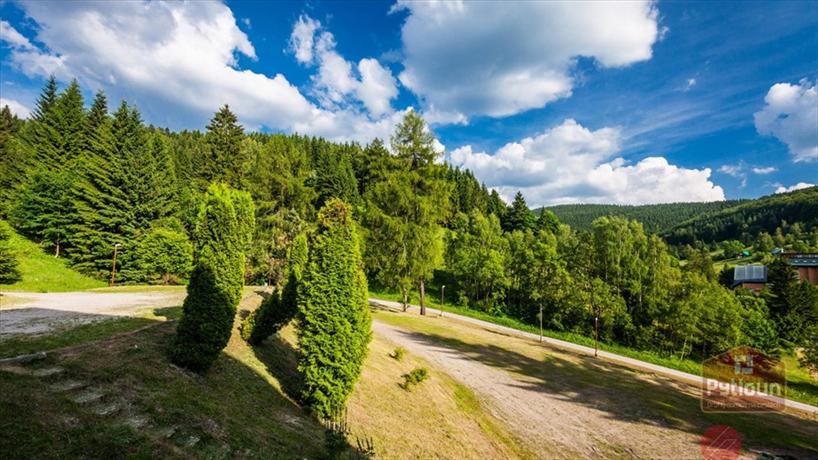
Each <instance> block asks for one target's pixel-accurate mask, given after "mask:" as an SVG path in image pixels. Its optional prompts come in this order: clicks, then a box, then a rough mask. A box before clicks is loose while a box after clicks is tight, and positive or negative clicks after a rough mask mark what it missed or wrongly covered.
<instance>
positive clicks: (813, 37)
mask: <svg viewBox="0 0 818 460" xmlns="http://www.w3.org/2000/svg"><path fill="white" fill-rule="evenodd" d="M0 16H2V21H3V22H2V29H1V30H0V31H1V32H2V35H0V38H1V39H2V40H0V57H2V63H1V64H0V71H2V77H1V80H2V82H1V84H0V98H2V101H0V102H2V103H3V104H9V105H10V106H11V107H12V108H13V109H14V110H15V111H17V112H19V113H20V114H21V115H25V113H26V110H27V109H29V108H30V107H32V105H33V102H34V100H35V99H36V96H37V93H38V92H39V90H40V88H41V86H42V84H43V81H44V78H45V77H46V76H47V75H48V74H51V73H53V74H55V75H56V76H57V77H58V79H60V80H61V81H62V82H66V81H68V80H70V79H71V78H72V77H76V78H78V79H79V80H80V83H81V84H82V85H83V87H84V88H85V89H86V91H87V97H88V98H89V99H90V97H91V95H92V94H93V92H94V91H96V90H97V89H104V90H105V91H106V93H107V94H108V95H109V97H110V98H111V99H112V100H113V101H117V100H118V99H120V98H125V99H127V100H128V101H129V102H132V103H135V104H136V105H138V106H139V108H140V109H141V110H142V112H143V116H144V118H145V119H146V121H147V122H149V123H154V124H157V125H162V126H169V127H171V128H174V129H183V128H191V129H202V128H203V127H204V125H205V124H206V122H207V119H208V118H209V117H210V116H211V115H212V113H213V111H215V110H216V109H217V108H218V107H219V106H220V105H222V104H224V103H229V104H230V105H231V107H233V108H234V110H235V111H236V112H237V113H238V115H239V117H240V119H241V121H242V122H243V123H244V124H245V126H246V127H247V129H249V130H264V131H272V132H278V131H283V132H302V133H308V134H315V135H322V136H326V137H329V138H332V139H336V140H355V141H358V142H363V143H365V142H368V141H369V140H371V138H372V137H374V136H379V137H387V136H388V134H389V132H391V130H392V129H393V128H394V125H395V123H396V122H397V121H398V120H400V118H401V116H402V115H403V113H404V112H405V110H407V109H408V108H410V107H411V108H412V109H414V110H418V111H420V112H422V113H423V114H424V116H426V118H427V119H428V120H430V121H431V122H432V129H433V131H434V133H435V135H436V136H437V138H438V140H439V142H440V143H441V150H442V148H443V147H445V153H444V154H443V156H442V158H444V159H445V160H446V161H449V162H450V163H452V164H455V165H458V166H462V167H466V168H469V169H471V170H473V171H474V172H475V174H476V175H477V177H478V178H479V179H481V180H483V181H485V182H486V183H487V185H489V186H491V187H493V188H495V189H497V190H498V191H500V193H501V194H502V195H503V196H505V197H510V196H512V195H513V193H514V192H515V191H516V190H522V191H523V193H524V194H525V195H526V197H527V199H528V201H529V204H532V205H539V204H553V203H566V202H610V203H653V202H669V201H703V200H705V201H706V200H718V199H724V198H728V199H730V198H744V197H756V196H761V195H767V194H770V193H775V192H776V191H782V190H786V189H789V188H791V187H798V186H801V187H803V186H805V185H806V184H816V183H818V94H816V92H817V91H818V88H817V87H816V81H817V80H818V3H816V2H744V3H736V2H724V3H719V2H690V3H687V2H662V1H659V2H643V3H640V2H627V3H621V4H617V3H614V2H602V3H579V2H573V3H572V2H563V3H558V2H524V3H516V4H515V3H507V2H506V3H500V2H497V3H492V2H471V3H458V2H454V1H452V2H445V3H437V4H436V3H429V2H424V3H392V2H351V3H350V2H343V3H342V2H308V3H300V2H286V3H285V2H238V1H231V2H228V3H226V4H225V3H218V2H213V3H205V2H195V3H187V4H182V3H161V2H154V3H143V2H141V1H136V2H117V3H110V4H105V3H101V2H92V3H81V2H63V3H61V4H48V3H46V2H31V3H29V2H2V3H0Z"/></svg>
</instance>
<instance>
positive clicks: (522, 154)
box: [448, 119, 724, 206]
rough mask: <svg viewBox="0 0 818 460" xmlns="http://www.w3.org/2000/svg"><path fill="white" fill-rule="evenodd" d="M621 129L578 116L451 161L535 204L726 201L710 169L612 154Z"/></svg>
mask: <svg viewBox="0 0 818 460" xmlns="http://www.w3.org/2000/svg"><path fill="white" fill-rule="evenodd" d="M620 141H621V132H620V131H619V129H616V128H601V129H598V130H596V131H591V130H589V129H587V128H585V127H583V126H582V125H580V124H579V123H577V122H576V121H574V120H571V119H568V120H565V121H564V122H563V123H562V124H561V125H559V126H556V127H553V128H551V129H548V130H546V131H545V132H543V133H542V134H539V135H537V136H535V137H529V138H525V139H523V140H521V141H519V142H511V143H508V144H506V145H504V146H503V147H501V148H500V149H498V150H497V152H495V153H494V154H488V153H486V152H475V151H473V149H472V147H471V146H469V145H466V146H463V147H460V148H457V149H455V150H453V151H451V152H450V153H449V155H448V161H449V162H450V163H451V164H453V165H456V166H460V167H463V168H468V169H470V170H472V171H473V172H474V174H475V175H476V176H477V178H478V179H480V180H481V181H484V182H485V183H486V184H487V185H489V186H491V187H493V188H494V189H496V190H497V191H498V192H499V193H500V194H501V195H502V196H503V197H504V198H506V199H510V198H511V197H512V196H513V195H514V193H515V192H516V191H517V190H521V191H522V192H523V194H524V195H525V196H526V199H527V200H528V202H529V203H530V204H531V205H534V206H538V205H546V204H558V203H576V202H582V203H621V204H626V203H627V204H643V203H666V202H679V201H718V200H724V190H723V189H722V188H721V187H719V186H717V185H714V184H713V183H712V182H711V181H710V180H709V178H710V174H711V171H710V169H707V168H705V169H686V168H681V167H678V166H675V165H671V164H669V163H668V161H667V160H666V159H665V158H662V157H648V158H645V159H643V160H641V161H639V162H638V163H636V164H635V165H628V164H626V162H625V160H623V159H622V158H612V157H614V155H615V154H616V153H618V152H619V151H620Z"/></svg>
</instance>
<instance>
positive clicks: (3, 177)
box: [0, 105, 28, 217]
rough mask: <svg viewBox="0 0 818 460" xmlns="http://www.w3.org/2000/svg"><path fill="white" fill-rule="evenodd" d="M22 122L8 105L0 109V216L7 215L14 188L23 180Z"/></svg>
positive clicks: (24, 163) (24, 150) (24, 159)
mask: <svg viewBox="0 0 818 460" xmlns="http://www.w3.org/2000/svg"><path fill="white" fill-rule="evenodd" d="M22 124H23V122H22V120H20V119H19V118H17V116H16V115H14V114H12V113H11V110H10V109H9V106H8V105H6V106H3V108H2V109H0V217H5V216H8V213H9V211H10V210H11V207H12V203H13V197H14V192H15V189H16V188H17V186H18V185H19V184H20V183H21V182H23V181H24V180H25V173H26V167H27V163H28V155H27V150H26V149H25V148H24V146H23V145H22V143H21V142H20V130H21V128H22Z"/></svg>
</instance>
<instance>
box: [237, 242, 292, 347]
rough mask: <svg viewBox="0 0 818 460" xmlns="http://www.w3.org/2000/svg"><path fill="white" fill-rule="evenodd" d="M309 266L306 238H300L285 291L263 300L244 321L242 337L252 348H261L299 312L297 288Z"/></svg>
mask: <svg viewBox="0 0 818 460" xmlns="http://www.w3.org/2000/svg"><path fill="white" fill-rule="evenodd" d="M306 264H307V238H306V236H304V235H299V236H298V237H296V238H295V240H294V241H293V244H292V246H291V247H290V250H289V251H288V254H287V265H288V271H289V275H288V277H287V284H285V285H284V290H283V291H282V292H281V294H280V295H279V293H278V292H277V291H276V292H273V294H272V295H271V296H270V297H268V298H266V299H264V302H262V304H261V305H260V306H259V307H258V308H257V309H256V310H254V311H253V312H252V313H250V315H248V316H247V318H245V320H244V322H243V323H242V326H241V337H242V338H243V339H244V340H246V341H247V342H249V343H250V344H251V345H259V344H261V343H262V342H263V341H265V340H266V339H267V338H268V337H270V336H271V335H273V334H275V333H276V332H278V330H279V329H281V328H282V327H284V326H286V325H287V323H289V322H290V321H291V320H292V319H293V318H294V317H295V314H296V312H297V311H298V284H299V283H300V282H301V275H302V273H303V271H304V266H305V265H306Z"/></svg>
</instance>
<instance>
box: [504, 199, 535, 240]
mask: <svg viewBox="0 0 818 460" xmlns="http://www.w3.org/2000/svg"><path fill="white" fill-rule="evenodd" d="M536 222H537V220H536V217H534V213H532V212H531V210H530V209H528V205H527V204H526V202H525V198H524V197H523V194H522V193H520V192H517V194H516V195H514V201H512V202H511V206H509V208H508V211H506V213H505V216H504V219H503V230H505V231H507V232H513V231H514V230H522V231H525V230H533V229H534V227H535V226H536Z"/></svg>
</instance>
